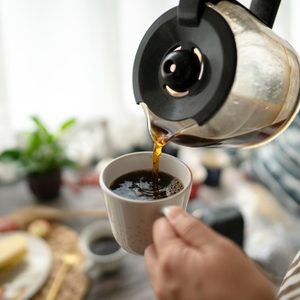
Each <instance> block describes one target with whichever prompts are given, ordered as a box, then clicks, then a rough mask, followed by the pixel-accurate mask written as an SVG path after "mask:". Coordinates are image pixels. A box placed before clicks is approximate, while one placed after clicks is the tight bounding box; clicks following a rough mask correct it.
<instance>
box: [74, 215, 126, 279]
mask: <svg viewBox="0 0 300 300" xmlns="http://www.w3.org/2000/svg"><path fill="white" fill-rule="evenodd" d="M101 238H110V239H113V241H115V238H114V236H113V233H112V230H111V227H110V223H109V220H108V219H107V218H103V219H101V220H98V221H96V222H94V223H91V224H90V225H88V226H87V227H86V228H84V230H83V231H82V232H81V234H80V247H81V250H82V252H83V254H84V255H85V257H86V265H85V269H86V272H87V274H88V275H89V276H90V277H92V278H94V277H98V276H99V275H102V274H106V273H112V272H115V271H117V270H118V269H119V268H120V267H121V265H122V262H123V259H124V258H125V256H126V255H127V253H126V252H125V251H124V250H123V249H122V248H121V247H120V246H118V247H117V249H116V250H115V251H114V252H112V253H108V254H96V253H95V252H94V251H92V249H91V244H92V242H93V241H95V240H98V239H100V240H101ZM115 242H116V241H115ZM116 243H117V242H116Z"/></svg>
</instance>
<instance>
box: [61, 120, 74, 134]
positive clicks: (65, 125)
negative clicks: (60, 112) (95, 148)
mask: <svg viewBox="0 0 300 300" xmlns="http://www.w3.org/2000/svg"><path fill="white" fill-rule="evenodd" d="M75 123H76V118H71V119H69V120H67V121H66V122H64V123H62V124H61V125H60V127H59V130H60V131H65V130H66V129H68V128H70V127H71V126H73V125H74V124H75Z"/></svg>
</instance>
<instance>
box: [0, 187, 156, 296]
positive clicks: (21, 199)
mask: <svg viewBox="0 0 300 300" xmlns="http://www.w3.org/2000/svg"><path fill="white" fill-rule="evenodd" d="M35 204H42V205H48V206H51V207H55V208H59V209H97V208H102V207H104V202H103V199H102V192H101V190H100V189H99V188H98V187H90V186H88V187H87V186H86V187H82V188H81V190H80V192H78V193H74V192H73V191H71V190H70V189H68V188H66V187H63V188H62V190H61V195H60V197H59V198H57V199H55V200H51V201H36V200H35V199H34V198H33V196H32V195H31V193H30V192H29V191H28V189H27V186H26V183H25V182H24V181H20V182H18V183H15V184H11V185H6V186H1V187H0V217H1V216H3V215H6V214H9V213H11V212H13V211H15V210H17V209H19V208H22V207H26V206H32V205H35ZM95 220H96V219H95V218H84V217H83V218H77V219H73V220H68V221H66V222H64V224H66V225H68V226H70V227H71V228H73V229H75V230H76V231H77V232H80V231H81V230H82V229H83V228H84V227H85V226H86V225H88V224H89V223H91V222H93V221H95ZM85 299H86V300H101V299H103V300H123V299H131V300H153V299H155V297H154V294H153V292H152V289H151V287H150V283H149V281H148V275H147V272H146V269H145V265H144V259H143V257H140V256H134V255H130V254H128V256H127V257H126V258H125V261H124V264H123V266H122V268H121V269H120V270H119V271H118V272H117V273H114V274H112V275H107V276H106V277H99V278H97V279H92V280H91V285H90V288H89V291H88V293H87V295H86V298H85Z"/></svg>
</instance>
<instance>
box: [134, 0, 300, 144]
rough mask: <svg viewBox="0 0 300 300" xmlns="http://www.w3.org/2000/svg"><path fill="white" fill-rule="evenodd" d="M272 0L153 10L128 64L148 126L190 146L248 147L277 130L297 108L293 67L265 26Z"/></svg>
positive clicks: (299, 85) (299, 83)
mask: <svg viewBox="0 0 300 300" xmlns="http://www.w3.org/2000/svg"><path fill="white" fill-rule="evenodd" d="M279 4H280V0H253V1H252V3H251V6H250V10H248V9H247V8H245V7H243V6H242V5H241V4H240V3H239V2H237V1H214V0H212V1H204V0H180V2H179V5H178V7H175V8H172V9H170V10H169V11H167V12H166V13H165V14H163V15H162V16H160V17H159V18H158V19H157V20H156V21H155V22H154V23H153V25H152V26H151V27H150V28H149V30H148V31H147V32H146V34H145V36H144V38H143V39H142V41H141V43H140V45H139V48H138V51H137V54H136V58H135V63H134V69H133V87H134V93H135V98H136V102H137V103H141V104H142V106H143V108H144V110H145V113H146V116H147V119H148V127H149V131H150V132H151V133H152V134H153V128H155V130H159V131H160V132H163V133H164V134H165V135H166V136H167V137H168V138H169V139H170V140H171V141H173V142H175V143H178V144H182V145H185V146H193V147H200V146H213V147H253V146H257V145H260V144H262V143H265V142H267V141H270V140H272V139H273V138H275V137H276V136H277V135H278V134H279V133H280V132H282V131H283V130H284V129H285V128H286V127H287V126H288V125H289V124H290V123H291V122H292V120H293V118H294V117H295V116H296V114H297V113H298V110H299V101H300V100H299V90H300V66H299V59H298V57H297V54H296V53H295V51H294V49H293V48H292V47H291V45H289V44H288V43H287V42H286V41H284V40H283V39H281V38H280V37H278V36H277V35H276V34H275V33H274V32H273V31H272V30H271V28H272V26H273V22H274V19H275V17H276V13H277V10H278V8H279ZM156 132H157V131H156Z"/></svg>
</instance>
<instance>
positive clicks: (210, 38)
mask: <svg viewBox="0 0 300 300" xmlns="http://www.w3.org/2000/svg"><path fill="white" fill-rule="evenodd" d="M177 11H178V10H177V8H176V7H175V8H172V9H170V10H169V11H167V12H166V13H165V14H163V15H162V16H161V17H159V18H158V19H157V20H156V21H155V22H154V24H153V25H152V26H151V27H150V28H149V30H148V31H147V32H146V34H145V36H144V38H143V40H142V41H141V44H140V46H139V49H138V51H137V54H136V57H135V63H134V69H133V89H134V94H135V99H136V102H137V103H140V102H145V103H146V104H147V106H148V107H149V109H150V110H151V111H152V112H153V113H154V114H156V115H157V116H159V117H160V118H163V119H165V120H170V121H179V120H184V119H189V118H193V119H194V120H196V121H197V122H198V123H199V124H200V125H201V124H203V123H205V122H206V121H207V120H208V119H210V118H211V117H212V116H213V115H214V114H215V113H216V112H217V111H218V110H219V108H220V107H221V106H222V104H223V103H224V101H225V100H226V98H227V96H228V94H229V92H230V89H231V87H232V84H233V81H234V77H235V72H236V63H237V53H236V44H235V40H234V36H233V33H232V31H231V29H230V27H229V26H228V24H227V22H226V21H225V20H224V18H223V17H222V16H221V15H220V14H218V13H217V12H216V11H215V10H214V9H212V8H211V7H208V6H206V5H204V7H203V10H202V11H201V15H200V16H199V18H198V20H197V22H196V23H197V24H195V22H194V23H191V24H188V23H186V24H185V23H184V22H179V20H178V14H177ZM182 24H183V25H182ZM195 49H196V52H197V53H196V52H195ZM199 53H201V59H199ZM196 54H197V55H196ZM168 88H169V90H171V91H175V92H176V93H170V91H169V90H168Z"/></svg>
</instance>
